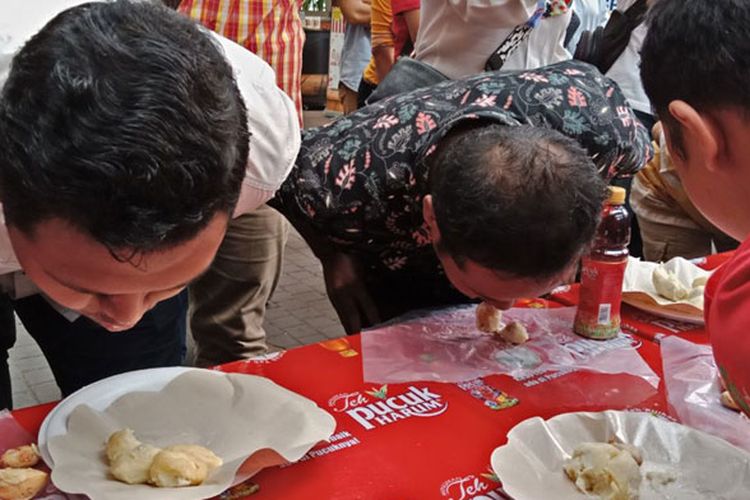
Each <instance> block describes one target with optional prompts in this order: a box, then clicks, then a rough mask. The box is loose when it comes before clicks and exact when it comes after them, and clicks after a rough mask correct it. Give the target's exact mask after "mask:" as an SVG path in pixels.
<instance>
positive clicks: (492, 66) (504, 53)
mask: <svg viewBox="0 0 750 500" xmlns="http://www.w3.org/2000/svg"><path fill="white" fill-rule="evenodd" d="M570 4H571V0H537V3H536V9H535V10H534V13H533V14H531V17H529V19H528V21H526V22H525V23H523V24H519V25H518V26H516V27H515V28H513V30H512V31H511V32H510V34H509V35H508V36H507V37H506V38H505V40H503V43H501V44H500V45H499V46H498V47H497V49H495V51H494V52H493V53H492V55H490V57H489V59H487V63H486V64H485V65H484V69H485V71H497V70H499V69H500V68H502V67H503V65H504V64H505V61H507V60H508V58H509V57H510V56H511V54H513V52H515V51H516V49H518V47H519V46H520V45H521V44H522V43H523V42H525V41H526V39H528V38H529V35H530V34H531V31H532V30H533V29H534V28H536V27H537V26H538V25H539V23H540V22H541V20H542V19H543V18H545V17H550V16H555V15H560V14H564V13H565V12H567V11H568V9H569V8H570Z"/></svg>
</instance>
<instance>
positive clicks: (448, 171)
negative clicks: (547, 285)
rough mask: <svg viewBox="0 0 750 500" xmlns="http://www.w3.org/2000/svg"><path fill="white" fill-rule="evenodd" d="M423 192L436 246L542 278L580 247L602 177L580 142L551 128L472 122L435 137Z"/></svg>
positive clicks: (596, 211) (590, 226)
mask: <svg viewBox="0 0 750 500" xmlns="http://www.w3.org/2000/svg"><path fill="white" fill-rule="evenodd" d="M430 192H431V194H432V197H433V207H434V211H435V218H436V220H437V224H438V228H439V229H440V241H439V242H438V249H439V250H441V251H446V252H448V254H450V255H451V256H452V257H453V258H454V259H455V260H456V261H457V262H458V263H459V264H460V265H461V264H462V263H463V262H464V261H465V260H467V259H468V260H472V261H474V262H476V263H478V264H480V265H482V266H484V267H488V268H490V269H494V270H497V271H503V272H507V273H509V274H512V275H515V276H519V277H525V278H536V279H543V278H548V277H552V276H554V275H555V274H557V273H559V272H561V271H563V270H564V269H565V268H566V267H567V266H569V265H570V264H572V263H573V262H574V261H575V260H576V259H577V258H578V257H580V255H581V254H582V253H583V252H584V251H585V250H586V249H587V247H588V244H589V243H590V241H591V240H592V239H593V237H594V233H595V230H596V227H597V225H598V223H599V219H600V214H601V208H602V203H603V202H604V200H605V195H606V185H605V183H604V181H603V180H602V179H601V178H600V177H599V175H598V173H597V169H596V167H595V166H594V163H593V162H592V161H591V159H590V158H589V157H588V155H587V154H586V152H585V151H584V149H583V148H582V147H581V146H580V145H579V144H578V143H577V142H576V141H574V140H573V139H570V138H568V137H566V136H564V135H563V134H561V133H559V132H557V131H555V130H551V129H547V128H542V127H531V126H525V125H524V126H518V127H509V126H501V125H496V124H492V125H487V124H484V125H482V124H479V123H477V124H473V125H472V126H470V127H468V128H467V127H463V128H461V129H458V130H455V131H453V132H451V133H450V135H449V136H448V137H446V138H445V139H443V140H442V141H441V143H440V145H439V146H438V149H437V150H436V152H435V153H434V160H433V162H432V165H431V167H430Z"/></svg>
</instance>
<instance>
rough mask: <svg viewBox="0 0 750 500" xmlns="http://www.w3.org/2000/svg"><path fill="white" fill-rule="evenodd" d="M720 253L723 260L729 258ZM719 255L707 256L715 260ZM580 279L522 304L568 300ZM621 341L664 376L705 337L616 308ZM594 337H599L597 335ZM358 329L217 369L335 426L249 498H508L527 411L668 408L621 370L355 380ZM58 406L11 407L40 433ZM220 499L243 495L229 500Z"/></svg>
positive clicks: (665, 411)
mask: <svg viewBox="0 0 750 500" xmlns="http://www.w3.org/2000/svg"><path fill="white" fill-rule="evenodd" d="M724 260H725V259H724ZM720 262H721V259H713V260H707V261H706V262H704V263H703V265H705V266H706V267H708V268H710V267H715V265H718V263H720ZM576 300H577V286H576V285H574V286H571V287H566V288H563V289H561V290H558V291H557V292H556V293H554V294H552V295H551V297H550V299H549V300H543V299H534V300H528V301H525V302H523V303H522V304H521V305H522V306H525V307H561V306H563V305H572V304H575V302H576ZM623 330H624V331H625V332H627V333H625V338H627V339H630V342H631V343H632V345H633V346H634V347H636V348H637V350H638V352H639V353H640V354H641V356H642V357H643V358H644V359H645V360H646V361H647V362H648V363H649V365H650V366H651V367H652V369H653V370H654V371H655V372H656V373H657V374H658V375H659V376H661V375H662V367H661V360H660V348H659V343H658V341H659V339H660V338H662V337H663V336H664V335H681V336H683V337H685V338H687V339H689V340H692V341H698V342H706V341H707V338H706V334H705V332H703V330H701V329H700V328H697V327H695V325H686V324H680V323H678V322H673V321H664V320H661V319H660V318H657V317H654V316H651V315H649V314H647V313H640V312H638V311H635V310H633V309H632V308H628V307H625V308H624V310H623ZM594 342H596V341H594ZM360 348H361V344H360V337H359V336H358V335H356V336H351V337H348V338H342V339H336V340H330V341H326V342H322V343H320V344H314V345H309V346H305V347H300V348H296V349H292V350H289V351H285V352H280V353H275V354H272V355H269V356H266V357H263V358H260V359H254V360H250V361H242V362H235V363H230V364H227V365H222V366H220V367H218V369H219V370H222V371H226V372H239V373H249V374H254V375H261V376H265V377H268V378H270V379H272V380H274V381H276V382H277V383H279V384H280V385H282V386H284V387H286V388H288V389H290V390H292V391H295V392H298V393H300V394H302V395H304V396H306V397H308V398H310V399H312V400H313V401H315V402H317V403H318V404H319V405H320V406H321V407H322V408H324V409H326V410H328V411H329V412H330V413H331V414H332V415H334V417H335V418H336V421H337V429H336V432H335V434H334V435H333V436H332V437H331V439H330V442H329V443H327V444H324V445H321V446H318V447H316V448H314V449H313V450H311V451H310V452H309V453H308V454H307V455H306V456H305V457H304V458H303V459H302V460H301V461H299V462H297V463H295V464H292V465H289V466H285V467H277V468H272V469H266V470H264V471H262V472H261V473H260V474H258V475H256V476H255V477H254V478H253V479H252V481H253V482H255V483H257V484H258V485H260V491H259V492H258V493H256V494H254V495H252V499H253V500H255V499H257V500H262V499H265V498H269V499H270V498H285V499H297V498H300V499H302V498H304V499H347V500H350V499H369V500H388V499H400V500H405V499H415V500H416V499H420V500H421V499H429V498H436V499H443V498H444V499H454V500H468V499H475V500H486V499H495V500H497V499H500V498H506V497H505V496H504V493H503V491H502V488H501V485H500V484H499V482H498V481H497V478H495V477H494V474H492V472H491V469H490V464H489V460H490V454H491V452H492V451H493V449H494V448H496V447H497V446H500V445H502V444H504V443H505V441H506V434H507V432H508V431H509V430H510V429H511V428H513V427H514V426H515V425H516V424H517V423H519V422H521V421H523V420H525V419H527V418H529V417H531V416H540V417H542V418H549V417H552V416H554V415H557V414H560V413H565V412H571V411H602V410H605V409H621V410H623V409H624V410H643V411H650V412H654V413H658V414H662V415H664V416H668V415H669V414H670V411H669V408H668V405H667V402H666V398H665V395H664V391H663V384H661V385H660V386H659V388H658V389H656V388H653V387H652V386H650V385H649V384H648V383H647V382H645V381H644V380H642V379H639V378H636V377H632V376H628V375H605V374H597V373H591V372H578V371H574V372H569V373H559V372H558V373H549V372H548V373H540V374H537V375H536V376H534V377H532V378H529V379H526V380H522V381H517V380H514V379H512V378H510V377H508V376H504V375H494V376H489V377H484V378H483V379H478V380H475V381H472V382H468V383H462V384H444V383H432V382H414V383H407V384H393V385H389V386H375V385H373V384H369V383H365V382H364V381H363V379H362V367H361V351H360ZM53 407H54V404H48V405H42V406H37V407H32V408H28V409H23V410H18V411H15V412H14V413H13V415H14V417H15V418H16V420H17V421H18V422H19V423H20V424H21V425H22V426H23V427H25V428H26V429H27V430H29V431H30V432H31V433H33V434H36V433H37V431H38V428H39V425H40V424H41V422H42V420H43V419H44V416H45V415H46V414H47V413H48V412H49V411H50V410H51V409H52V408H53ZM222 498H227V499H229V498H232V499H234V498H242V496H241V495H239V496H232V495H225V496H223V497H222Z"/></svg>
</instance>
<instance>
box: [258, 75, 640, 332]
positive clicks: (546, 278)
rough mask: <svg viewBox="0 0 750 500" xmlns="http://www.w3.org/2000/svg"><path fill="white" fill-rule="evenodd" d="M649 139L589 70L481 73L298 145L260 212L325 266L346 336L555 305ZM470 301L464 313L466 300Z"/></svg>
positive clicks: (356, 117)
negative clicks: (539, 299) (439, 311)
mask: <svg viewBox="0 0 750 500" xmlns="http://www.w3.org/2000/svg"><path fill="white" fill-rule="evenodd" d="M649 154H650V145H649V138H648V133H647V131H646V130H645V129H644V128H643V126H642V125H640V123H639V122H638V120H636V118H635V116H634V114H633V111H632V110H631V109H630V107H628V105H627V104H626V101H625V99H624V98H623V96H622V94H621V93H620V91H619V90H618V89H617V87H616V86H615V85H614V84H613V83H612V82H611V81H610V80H608V79H606V78H604V77H603V76H601V74H599V73H598V72H597V71H596V70H594V69H593V68H592V67H591V66H588V65H585V64H581V63H577V62H567V63H560V64H556V65H553V66H548V67H546V68H541V69H537V70H534V71H525V72H517V73H486V74H482V75H479V76H476V77H473V78H469V79H466V80H460V81H454V82H446V83H443V84H440V85H437V86H435V87H430V88H425V89H420V90H417V91H414V92H410V93H408V94H402V95H399V96H394V97H392V98H390V99H386V100H383V101H381V102H378V103H376V104H374V105H371V106H368V107H367V108H364V109H361V110H359V111H357V112H356V113H354V114H351V115H348V116H347V117H344V118H341V119H339V120H337V121H336V122H334V123H332V124H330V125H327V126H325V127H322V128H319V129H315V130H312V131H306V132H304V134H303V140H302V147H301V150H300V155H299V157H298V159H297V163H296V165H295V167H294V169H293V170H292V172H291V174H290V175H289V178H288V179H287V180H286V181H285V182H284V184H283V185H282V187H281V189H280V191H279V193H278V194H277V195H276V197H275V198H274V199H273V200H272V201H271V202H270V204H271V205H272V206H275V207H277V208H279V209H280V210H281V211H282V212H283V213H284V214H285V215H286V216H287V217H288V218H289V220H290V222H292V224H293V225H294V226H295V227H296V228H297V229H298V230H299V231H300V233H301V234H302V235H303V237H304V238H305V239H306V240H307V242H308V243H309V244H310V246H311V248H312V249H313V251H314V252H315V254H316V255H317V256H318V258H320V260H321V261H322V264H323V271H324V274H325V278H326V286H327V289H328V293H329V296H330V298H331V301H332V303H333V305H334V306H335V308H336V310H337V312H338V314H339V317H340V319H341V321H342V323H343V324H344V328H345V329H346V331H347V332H349V333H352V332H356V331H358V330H359V329H360V328H362V327H365V326H368V325H372V324H374V323H376V322H378V321H380V320H385V319H388V318H390V317H393V316H395V315H397V314H400V313H402V312H405V311H408V310H410V309H413V308H416V307H427V306H436V305H440V304H447V303H455V302H460V301H466V300H469V299H482V300H486V301H488V302H490V303H491V304H493V305H495V306H497V307H502V308H505V307H508V306H509V305H510V304H511V303H512V301H513V299H515V298H517V297H521V296H536V295H539V294H543V293H545V292H547V291H549V290H550V289H551V288H552V287H554V286H555V285H556V284H558V283H559V282H560V281H561V280H562V278H563V277H564V275H566V273H568V272H569V271H570V270H571V268H572V267H573V266H574V265H575V262H576V260H577V259H578V257H579V256H580V255H581V253H582V252H583V251H584V250H585V248H586V245H587V243H588V242H589V240H590V239H591V237H592V236H593V234H594V230H595V228H596V225H597V221H598V216H599V211H600V209H601V203H602V201H603V197H604V180H608V179H610V178H611V177H613V176H615V175H626V174H629V173H632V172H634V171H636V170H638V168H640V167H641V166H642V165H643V164H644V163H645V161H646V160H647V159H648V156H649ZM467 297H468V298H467Z"/></svg>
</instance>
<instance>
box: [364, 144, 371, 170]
mask: <svg viewBox="0 0 750 500" xmlns="http://www.w3.org/2000/svg"><path fill="white" fill-rule="evenodd" d="M370 163H372V155H371V154H370V150H369V149H368V150H367V151H365V168H364V169H365V170H367V169H368V168H370Z"/></svg>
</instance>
